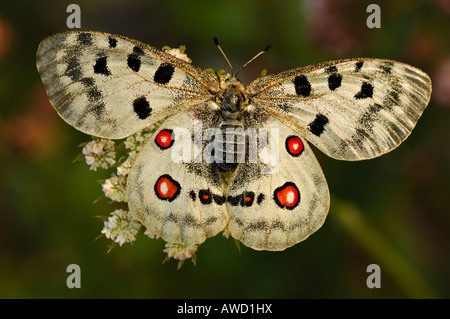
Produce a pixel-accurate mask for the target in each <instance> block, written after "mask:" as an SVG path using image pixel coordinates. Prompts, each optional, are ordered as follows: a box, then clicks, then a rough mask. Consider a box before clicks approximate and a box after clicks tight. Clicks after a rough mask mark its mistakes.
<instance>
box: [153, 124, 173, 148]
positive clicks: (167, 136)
mask: <svg viewBox="0 0 450 319" xmlns="http://www.w3.org/2000/svg"><path fill="white" fill-rule="evenodd" d="M155 143H156V145H158V146H159V148H160V149H162V150H165V149H168V148H170V147H171V146H172V145H173V139H172V130H166V129H164V130H161V131H160V132H159V133H158V135H156V137H155Z"/></svg>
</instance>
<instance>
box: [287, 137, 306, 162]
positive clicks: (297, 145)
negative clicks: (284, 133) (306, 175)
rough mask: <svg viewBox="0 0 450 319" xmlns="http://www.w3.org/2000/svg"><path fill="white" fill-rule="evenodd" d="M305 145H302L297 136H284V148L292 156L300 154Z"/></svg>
mask: <svg viewBox="0 0 450 319" xmlns="http://www.w3.org/2000/svg"><path fill="white" fill-rule="evenodd" d="M304 149H305V146H304V145H303V142H302V140H301V139H300V137H298V136H288V137H287V138H286V150H287V152H288V153H289V154H290V155H292V156H294V157H297V156H300V154H301V153H303V151H304Z"/></svg>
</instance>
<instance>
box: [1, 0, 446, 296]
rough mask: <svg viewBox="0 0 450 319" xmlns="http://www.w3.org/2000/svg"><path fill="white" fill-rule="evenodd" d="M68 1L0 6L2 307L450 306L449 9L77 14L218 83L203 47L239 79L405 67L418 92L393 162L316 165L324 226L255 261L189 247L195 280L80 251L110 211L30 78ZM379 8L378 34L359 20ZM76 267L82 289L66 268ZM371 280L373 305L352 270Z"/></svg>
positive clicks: (153, 9) (225, 249)
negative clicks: (420, 108)
mask: <svg viewBox="0 0 450 319" xmlns="http://www.w3.org/2000/svg"><path fill="white" fill-rule="evenodd" d="M70 3H72V1H60V0H58V1H57V0H44V1H23V0H17V1H3V2H2V4H1V5H0V161H1V166H0V297H1V298H410V297H413V298H417V297H419V298H434V297H443V298H449V297H450V276H449V275H450V273H449V269H450V258H449V252H450V239H449V235H448V234H449V226H450V214H449V195H450V168H449V163H450V148H449V147H448V145H449V144H450V131H449V125H450V114H449V113H450V42H449V40H448V39H449V38H448V32H449V31H450V1H448V0H434V1H431V0H411V1H361V0H341V1H327V0H315V1H314V0H309V1H293V0H288V1H276V2H275V1H268V0H253V1H249V0H239V1H238V0H227V1H224V0H219V1H207V0H198V1H194V0H193V1H181V0H177V1H150V0H147V1H144V0H139V1H132V2H131V1H124V0H108V1H106V0H100V1H95V2H94V1H78V2H77V3H78V4H79V5H80V6H81V12H82V28H83V29H86V30H98V31H106V32H111V33H117V34H122V35H126V36H129V37H132V38H136V39H139V40H141V41H144V42H147V43H150V44H152V45H153V46H156V47H162V46H164V45H169V46H172V47H178V46H179V45H182V44H184V45H186V47H187V53H188V55H189V56H190V57H191V58H192V60H193V63H194V64H196V65H198V66H200V67H203V68H207V67H212V68H214V69H216V70H217V69H220V68H221V67H222V66H223V58H222V57H221V55H220V53H219V52H218V51H217V49H216V48H215V47H214V44H213V41H212V38H213V37H214V36H217V37H218V38H219V39H220V41H221V45H222V47H223V48H224V50H225V52H227V54H228V57H229V59H230V60H231V61H232V63H233V64H234V65H235V67H236V68H238V67H239V66H240V65H242V63H244V62H245V61H246V60H247V59H248V58H250V57H251V56H253V55H254V54H255V53H256V52H258V51H259V50H260V49H262V48H263V47H264V46H265V45H266V44H268V43H271V44H272V45H273V48H272V49H271V50H270V51H269V52H268V53H266V54H265V55H263V56H262V57H260V58H258V60H257V61H255V62H253V63H252V64H250V65H249V66H248V67H247V68H246V69H245V70H244V71H243V72H242V73H241V74H242V80H243V82H244V83H247V82H249V81H251V80H252V79H254V78H256V77H258V76H259V75H260V74H261V70H262V69H267V70H268V73H269V74H270V73H274V72H278V71H282V70H284V69H288V68H294V67H297V66H301V65H307V64H311V63H316V62H322V61H326V60H333V59H337V58H347V57H357V56H360V57H378V58H390V59H394V60H399V61H403V62H406V63H410V64H412V65H415V66H417V67H420V68H422V69H423V70H424V71H426V72H427V73H428V74H430V76H431V77H432V80H433V96H432V99H431V103H430V105H429V106H428V108H427V109H426V110H425V112H424V115H423V117H422V118H421V119H420V121H419V123H418V125H417V127H416V128H415V130H414V131H413V133H412V134H411V136H410V137H409V138H408V140H407V141H406V142H404V143H403V144H402V146H400V147H399V148H398V149H396V150H395V151H393V152H391V153H389V154H387V155H385V156H382V157H380V158H378V159H374V160H370V161H363V162H348V163H347V162H340V161H335V160H332V159H329V158H327V157H326V156H324V155H323V154H321V153H320V152H319V151H317V152H316V156H317V157H318V159H319V161H320V163H321V165H322V167H323V170H324V172H325V176H326V177H327V180H328V183H329V187H330V191H331V193H332V195H333V197H332V202H331V210H330V212H329V216H328V219H327V221H326V222H325V224H324V226H323V227H322V228H321V229H319V231H317V233H315V234H314V235H312V236H311V237H310V238H309V239H307V240H306V241H304V242H302V243H300V244H298V245H296V246H294V247H292V248H289V249H287V250H286V251H284V252H278V253H271V252H257V251H253V250H251V249H248V248H246V247H244V246H242V245H241V253H239V251H238V249H237V248H236V247H235V244H234V242H233V240H232V239H229V240H226V239H225V238H222V236H221V235H218V236H217V237H215V238H212V239H209V240H207V241H206V242H205V243H204V244H203V245H201V246H200V247H199V250H198V257H197V265H196V266H193V264H192V263H190V262H188V263H185V264H184V266H183V267H182V268H181V269H180V270H178V271H177V270H176V263H175V262H167V263H165V264H164V265H161V262H162V261H163V259H164V254H163V253H162V250H163V248H164V244H163V242H162V241H161V240H159V241H158V240H152V239H149V238H147V237H145V236H141V237H140V238H138V240H137V241H136V243H135V244H133V245H124V246H123V247H121V248H116V249H114V250H112V252H110V253H109V254H106V251H107V249H108V247H107V244H108V242H107V241H106V240H105V239H98V240H96V241H94V239H95V238H96V237H97V236H98V234H99V233H100V231H101V229H102V226H103V225H102V221H101V220H99V219H95V218H92V217H93V216H96V215H105V214H107V213H108V212H110V211H112V210H114V207H112V205H110V204H109V203H108V201H107V200H100V201H99V202H97V203H96V204H94V205H91V203H92V202H93V201H94V200H95V199H96V198H97V197H98V196H99V195H101V187H100V185H98V183H96V182H95V180H100V179H102V178H105V177H106V176H107V174H105V173H101V172H92V171H89V170H88V167H87V166H86V165H85V164H84V163H82V162H76V163H74V164H72V163H71V161H72V160H73V159H74V158H76V157H77V155H78V154H79V152H80V151H81V149H80V148H77V145H78V144H79V143H81V142H85V141H88V140H89V137H88V136H85V135H83V134H82V133H79V132H77V131H76V130H75V129H73V128H72V127H70V126H68V125H67V124H65V123H64V121H63V120H62V119H60V118H59V117H58V116H57V115H56V112H54V110H53V108H52V107H51V105H50V104H49V102H48V99H47V97H46V94H45V90H44V88H43V85H42V83H41V82H40V79H39V75H38V73H37V71H36V67H35V52H36V49H37V47H38V44H39V42H40V41H41V40H42V39H43V38H44V37H46V36H48V35H50V34H53V33H56V32H60V31H64V30H66V29H67V27H66V18H67V15H68V14H67V13H66V8H67V5H68V4H70ZM370 3H378V4H379V5H380V7H381V19H382V21H381V29H368V28H367V27H366V18H367V16H368V13H366V7H367V5H368V4H370ZM72 263H75V264H78V265H80V267H81V282H82V283H81V285H82V286H81V289H72V290H71V289H68V288H67V287H66V278H67V276H68V274H67V273H66V267H67V266H68V265H69V264H72ZM373 263H375V264H378V265H380V267H381V272H382V286H381V288H380V289H368V288H367V286H366V278H367V276H368V273H367V272H366V267H367V266H368V265H369V264H373Z"/></svg>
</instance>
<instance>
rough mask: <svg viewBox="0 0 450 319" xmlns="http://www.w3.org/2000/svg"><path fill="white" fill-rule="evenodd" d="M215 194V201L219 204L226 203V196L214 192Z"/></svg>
mask: <svg viewBox="0 0 450 319" xmlns="http://www.w3.org/2000/svg"><path fill="white" fill-rule="evenodd" d="M212 196H213V199H214V202H215V203H216V204H217V205H223V204H224V203H225V201H226V200H225V196H222V195H216V194H213V195H212Z"/></svg>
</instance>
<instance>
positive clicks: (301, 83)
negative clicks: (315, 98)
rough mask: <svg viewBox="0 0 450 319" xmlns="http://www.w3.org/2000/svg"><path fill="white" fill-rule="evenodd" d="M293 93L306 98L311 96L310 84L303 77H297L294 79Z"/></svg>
mask: <svg viewBox="0 0 450 319" xmlns="http://www.w3.org/2000/svg"><path fill="white" fill-rule="evenodd" d="M294 87H295V93H297V95H302V96H304V97H308V96H309V95H310V94H311V83H309V81H308V79H307V78H306V76H304V75H299V76H296V77H295V78H294Z"/></svg>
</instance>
